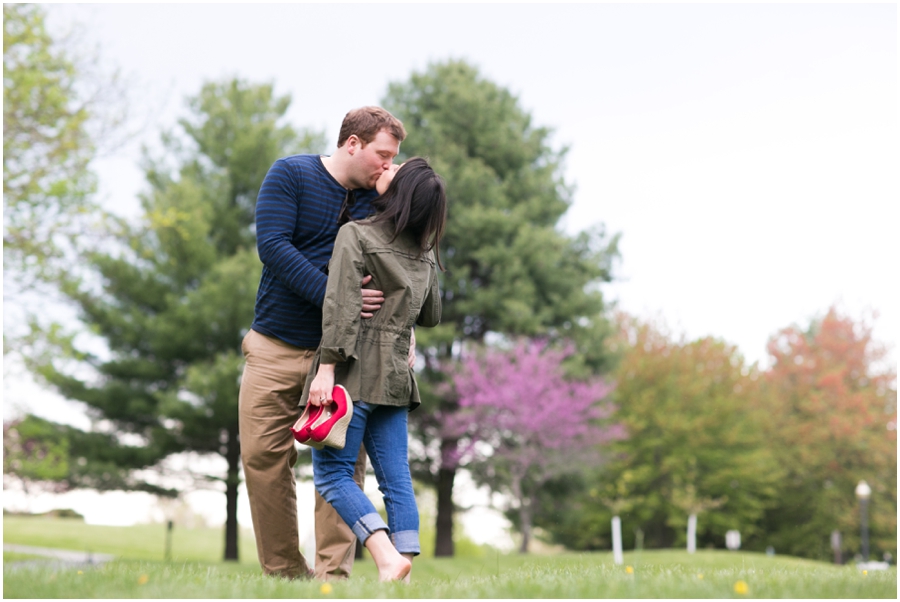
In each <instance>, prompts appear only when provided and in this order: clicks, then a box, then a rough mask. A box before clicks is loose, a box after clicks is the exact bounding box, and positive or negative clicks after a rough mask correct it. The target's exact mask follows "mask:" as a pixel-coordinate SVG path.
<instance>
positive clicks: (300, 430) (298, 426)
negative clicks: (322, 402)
mask: <svg viewBox="0 0 900 602" xmlns="http://www.w3.org/2000/svg"><path fill="white" fill-rule="evenodd" d="M324 412H325V406H314V405H312V404H311V403H308V404H306V407H305V408H304V409H303V413H302V414H300V418H298V419H297V422H295V423H294V426H292V427H291V432H292V433H293V434H294V439H296V440H297V441H299V442H300V443H302V444H303V445H309V444H310V443H309V438H310V437H311V436H312V427H313V425H314V424H315V423H316V421H319V420H321V419H322V416H323V414H324ZM313 447H315V446H313ZM318 449H322V448H321V447H319V448H318Z"/></svg>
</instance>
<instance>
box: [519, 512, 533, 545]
mask: <svg viewBox="0 0 900 602" xmlns="http://www.w3.org/2000/svg"><path fill="white" fill-rule="evenodd" d="M519 521H520V522H521V523H522V545H521V546H520V547H519V553H520V554H527V553H528V544H529V543H530V542H531V506H530V505H529V504H521V505H520V506H519Z"/></svg>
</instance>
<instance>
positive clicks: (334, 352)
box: [320, 222, 365, 364]
mask: <svg viewBox="0 0 900 602" xmlns="http://www.w3.org/2000/svg"><path fill="white" fill-rule="evenodd" d="M357 228H358V226H356V225H355V224H353V223H352V222H351V223H350V224H347V225H346V226H344V227H343V228H341V229H340V231H339V232H338V235H337V239H336V240H335V242H334V253H333V254H332V256H331V261H330V262H329V264H328V283H327V284H326V286H325V302H324V304H323V305H322V343H321V345H320V348H321V351H322V356H321V357H322V359H321V363H323V364H336V363H340V362H346V361H347V360H348V359H350V358H356V357H357V356H356V339H357V337H358V336H359V323H360V319H361V318H360V313H361V312H362V292H361V291H360V288H361V286H360V285H361V282H362V279H363V276H365V260H364V258H363V250H362V246H361V244H360V240H359V231H358V229H357Z"/></svg>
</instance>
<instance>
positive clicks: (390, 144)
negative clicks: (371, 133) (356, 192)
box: [348, 130, 400, 188]
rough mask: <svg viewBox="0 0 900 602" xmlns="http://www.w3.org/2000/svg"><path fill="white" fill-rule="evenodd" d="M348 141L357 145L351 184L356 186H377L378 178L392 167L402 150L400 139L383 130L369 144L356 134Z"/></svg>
mask: <svg viewBox="0 0 900 602" xmlns="http://www.w3.org/2000/svg"><path fill="white" fill-rule="evenodd" d="M348 142H349V143H351V144H354V145H355V152H354V153H353V163H352V169H351V173H350V180H351V182H350V184H351V185H352V186H353V187H354V188H375V183H376V182H377V181H378V178H379V177H380V176H381V174H382V173H383V172H384V171H386V170H387V169H390V167H391V162H392V161H393V160H394V157H396V156H397V153H399V152H400V141H399V140H397V139H396V138H394V137H393V136H392V135H391V134H389V133H388V132H386V131H384V130H381V131H380V132H378V134H376V135H375V138H374V139H373V140H372V141H371V142H369V143H368V144H363V143H362V141H361V140H359V139H358V138H356V137H355V136H353V137H352V139H351V140H349V141H348Z"/></svg>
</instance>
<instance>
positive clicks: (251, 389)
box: [238, 329, 366, 579]
mask: <svg viewBox="0 0 900 602" xmlns="http://www.w3.org/2000/svg"><path fill="white" fill-rule="evenodd" d="M241 349H242V351H243V352H244V358H245V359H246V364H245V366H244V375H243V377H242V379H241V392H240V398H239V401H238V416H239V429H240V440H241V461H242V463H243V465H244V479H245V481H246V483H247V493H248V494H249V497H250V514H251V516H252V517H253V530H254V532H255V535H256V549H257V553H258V554H259V563H260V565H261V566H262V569H263V572H264V573H266V574H267V575H280V576H283V577H288V578H291V579H293V578H297V577H306V576H308V574H309V566H308V565H307V562H306V559H305V558H304V557H303V554H301V553H300V537H299V533H298V529H297V494H296V481H295V479H294V470H293V467H294V464H295V463H296V462H297V455H298V454H297V448H296V446H295V442H294V436H293V434H292V433H291V431H290V427H291V426H293V424H294V422H296V421H297V419H298V418H299V417H300V414H301V413H302V410H303V409H302V408H301V407H299V406H298V405H297V404H298V402H299V400H300V396H301V394H302V393H303V387H304V385H305V383H306V375H307V372H309V368H310V366H311V365H312V360H313V356H314V355H315V349H303V348H300V347H294V346H293V345H289V344H287V343H285V342H283V341H280V340H278V339H275V338H272V337H267V336H265V335H263V334H260V333H258V332H256V331H255V330H252V329H251V330H250V331H249V332H248V333H247V335H246V336H245V337H244V341H243V343H242V345H241ZM365 470H366V455H365V452H364V450H363V449H360V453H359V458H358V459H357V461H356V472H355V474H354V475H353V478H354V480H355V481H356V482H357V483H358V484H359V486H360V487H362V485H363V479H364V477H365ZM315 533H316V577H318V578H320V579H340V578H344V577H349V575H350V571H351V569H352V568H353V557H354V552H355V551H356V537H355V536H354V535H353V532H352V531H351V530H350V527H348V526H347V525H346V524H345V523H344V521H343V520H342V519H341V517H340V516H339V515H338V513H337V512H335V510H334V508H332V507H331V505H330V504H328V503H327V502H325V500H323V499H322V498H321V497H320V496H319V494H318V493H316V513H315Z"/></svg>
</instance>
